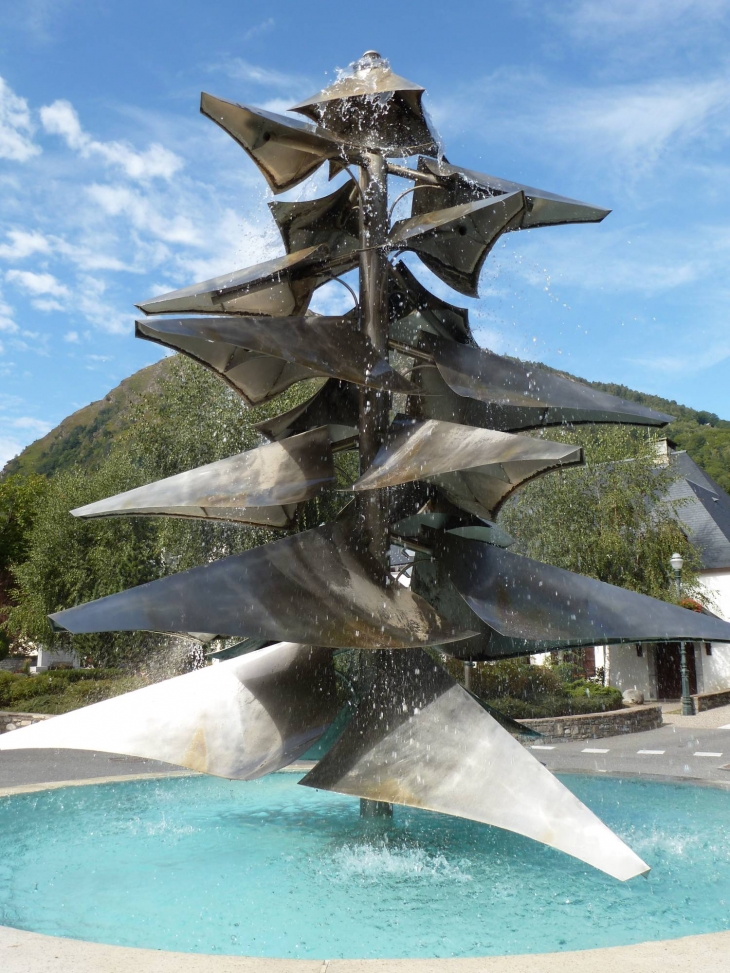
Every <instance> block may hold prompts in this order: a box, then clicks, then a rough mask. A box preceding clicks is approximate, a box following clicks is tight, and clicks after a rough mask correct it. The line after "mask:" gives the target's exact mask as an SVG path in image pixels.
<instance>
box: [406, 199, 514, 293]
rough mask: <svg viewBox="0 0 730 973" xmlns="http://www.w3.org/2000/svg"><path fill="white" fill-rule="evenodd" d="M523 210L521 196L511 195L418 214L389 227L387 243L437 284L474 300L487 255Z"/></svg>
mask: <svg viewBox="0 0 730 973" xmlns="http://www.w3.org/2000/svg"><path fill="white" fill-rule="evenodd" d="M414 195H418V193H415V194H414ZM524 207H525V197H524V196H523V195H522V193H521V192H516V193H508V194H507V195H504V196H493V197H490V198H489V199H482V200H478V201H477V202H474V203H462V204H461V205H459V206H451V207H449V208H448V209H440V210H436V211H434V212H430V213H423V214H421V215H419V216H413V217H411V218H410V219H407V220H399V221H398V222H397V223H395V224H394V225H393V228H392V230H391V231H390V237H389V240H390V245H391V247H392V248H394V249H395V248H403V249H405V250H413V251H414V252H415V253H417V254H418V256H419V257H420V258H421V260H422V261H423V262H424V263H425V264H426V266H427V267H428V268H429V270H431V271H433V273H434V274H436V276H437V277H440V278H441V280H443V281H445V282H446V283H447V284H449V285H450V286H451V287H453V288H455V289H456V290H457V291H460V292H461V293H462V294H466V295H468V296H469V297H478V296H479V274H480V272H481V269H482V266H483V264H484V261H485V259H486V256H487V254H488V253H489V251H490V250H491V249H492V246H493V245H494V243H495V241H496V240H497V238H498V237H499V235H500V233H502V232H503V231H504V230H505V228H506V227H507V226H508V225H509V224H510V223H511V222H512V221H513V220H515V219H516V218H518V217H519V215H520V213H521V212H522V211H523V210H524Z"/></svg>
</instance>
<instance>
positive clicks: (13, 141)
mask: <svg viewBox="0 0 730 973" xmlns="http://www.w3.org/2000/svg"><path fill="white" fill-rule="evenodd" d="M32 136H33V123H32V121H31V117H30V110H29V108H28V102H27V101H26V100H25V98H21V97H19V96H18V95H16V94H15V92H14V91H13V90H12V88H10V87H9V85H8V84H7V83H6V82H5V81H4V80H3V79H2V78H0V159H10V160H11V161H13V162H27V161H28V159H30V158H32V157H33V156H34V155H38V154H39V153H40V151H41V149H40V146H38V145H36V144H35V143H34V142H33V137H32Z"/></svg>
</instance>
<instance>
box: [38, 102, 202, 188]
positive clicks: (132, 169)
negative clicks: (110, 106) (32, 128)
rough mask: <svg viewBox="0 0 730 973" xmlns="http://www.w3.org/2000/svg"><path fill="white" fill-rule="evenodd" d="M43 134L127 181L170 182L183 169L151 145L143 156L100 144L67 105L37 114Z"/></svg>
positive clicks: (123, 145) (126, 148)
mask: <svg viewBox="0 0 730 973" xmlns="http://www.w3.org/2000/svg"><path fill="white" fill-rule="evenodd" d="M40 116H41V122H42V124H43V128H44V129H45V130H46V132H49V133H51V134H53V135H59V136H60V137H61V138H62V139H64V141H65V142H66V144H67V145H68V147H69V148H70V149H73V150H74V151H75V152H78V153H79V155H80V156H81V157H82V158H85V159H88V158H90V157H92V156H97V157H99V158H101V159H103V160H104V161H105V162H106V163H108V164H109V165H113V166H118V167H120V168H121V169H123V170H124V172H125V173H126V175H127V176H129V178H130V179H136V180H139V181H143V182H144V181H147V180H150V179H154V178H161V179H166V180H169V179H172V177H173V176H174V175H175V174H176V173H177V172H179V170H180V169H182V167H183V165H184V162H183V160H182V159H181V158H180V156H178V155H176V154H175V153H174V152H171V151H170V150H169V149H166V148H165V147H164V146H162V145H159V144H158V143H157V142H154V143H153V144H152V145H150V146H149V148H148V149H147V150H146V151H144V152H136V151H135V150H134V149H133V148H132V147H131V146H130V145H128V144H127V143H126V142H99V141H97V140H95V139H92V137H91V136H90V135H88V134H87V133H86V132H85V131H84V130H83V128H82V127H81V122H80V120H79V116H78V114H77V112H76V109H75V108H74V107H73V105H72V104H71V103H70V102H68V101H63V100H59V101H54V102H53V104H52V105H46V106H44V107H43V108H41V110H40Z"/></svg>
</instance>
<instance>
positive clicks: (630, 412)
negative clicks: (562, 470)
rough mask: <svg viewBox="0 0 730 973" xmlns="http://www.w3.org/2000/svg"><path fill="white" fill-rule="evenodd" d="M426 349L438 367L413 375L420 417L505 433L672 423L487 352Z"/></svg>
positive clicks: (443, 344)
mask: <svg viewBox="0 0 730 973" xmlns="http://www.w3.org/2000/svg"><path fill="white" fill-rule="evenodd" d="M424 347H426V345H424ZM427 347H428V350H429V352H430V353H431V354H432V355H433V357H434V362H435V367H433V368H425V369H421V370H419V371H418V372H416V373H414V375H413V381H414V382H416V384H418V385H419V386H420V387H421V389H422V391H423V392H424V393H425V394H424V395H423V397H422V398H420V399H417V400H416V399H414V400H411V410H410V411H411V412H412V414H413V415H414V416H416V417H418V418H423V419H443V420H445V421H447V422H463V423H467V424H469V425H473V426H485V427H488V428H493V429H501V430H504V431H515V430H519V429H534V428H540V427H542V426H555V425H561V424H562V423H564V422H570V423H585V422H612V423H625V424H629V425H640V426H664V425H666V424H667V423H668V422H671V421H672V416H668V415H664V414H663V413H660V412H655V411H654V410H653V409H648V408H646V406H643V405H639V404H638V403H637V402H631V401H628V400H626V399H621V398H619V397H618V396H614V395H609V394H608V393H607V392H600V391H599V390H598V389H593V388H591V387H590V386H588V385H583V384H582V383H580V382H576V381H573V380H572V379H569V378H563V377H562V376H560V375H555V374H553V373H551V372H549V371H546V370H545V369H542V368H536V367H535V366H532V365H527V364H524V363H522V362H518V361H513V360H511V359H508V358H504V357H503V356H501V355H495V354H494V353H493V352H491V351H487V350H486V349H483V348H479V349H475V348H468V347H465V346H462V345H459V344H457V343H456V342H453V341H443V340H438V339H432V338H430V337H429V339H428V345H427Z"/></svg>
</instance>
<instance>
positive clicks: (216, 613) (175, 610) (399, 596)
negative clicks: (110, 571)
mask: <svg viewBox="0 0 730 973" xmlns="http://www.w3.org/2000/svg"><path fill="white" fill-rule="evenodd" d="M361 549H362V541H361V540H360V539H359V538H358V537H357V535H355V534H353V533H352V529H351V526H350V524H348V523H343V522H341V521H340V522H336V523H333V524H328V525H326V526H324V527H318V528H316V529H315V530H309V531H305V532H303V533H301V534H295V535H294V536H292V537H286V538H284V539H283V540H280V541H273V542H271V543H269V544H265V545H264V546H263V547H257V548H254V549H253V550H250V551H246V552H244V553H243V554H236V555H233V556H232V557H228V558H224V559H223V560H221V561H215V562H213V563H211V564H206V565H204V566H202V567H199V568H193V569H192V570H190V571H185V572H182V573H181V574H175V575H171V576H170V577H167V578H162V579H160V580H159V581H152V582H150V583H149V584H145V585H140V586H139V587H137V588H130V589H129V590H127V591H123V592H120V593H119V594H115V595H109V596H108V597H106V598H100V599H98V600H97V601H92V602H89V603H87V604H85V605H80V606H78V607H77V608H69V609H68V610H66V611H62V612H57V613H55V614H54V615H51V616H50V619H51V622H52V624H53V625H54V626H55V627H56V628H58V629H63V630H66V631H69V632H72V633H74V634H80V633H83V632H115V631H117V632H119V631H135V630H144V631H154V632H188V631H200V632H212V631H214V632H217V633H218V634H219V635H226V636H239V635H241V636H247V637H249V638H265V639H281V640H292V641H294V640H295V639H294V638H293V636H294V633H298V634H297V637H296V641H299V642H308V643H309V642H313V639H312V638H310V636H311V635H314V634H315V633H316V635H317V644H318V645H324V646H331V647H337V648H361V649H370V648H383V647H385V648H406V647H409V646H414V645H430V644H432V643H442V642H450V641H452V640H453V639H457V638H464V637H466V636H467V635H468V634H470V633H468V632H462V631H460V630H457V629H455V628H454V627H453V626H451V625H444V624H442V620H441V619H440V618H439V616H438V615H437V614H436V612H434V611H433V609H432V608H431V607H430V606H429V605H428V604H426V602H424V601H422V600H421V599H420V598H417V597H415V596H414V595H412V594H411V593H410V592H409V591H407V589H405V588H403V587H401V586H400V585H393V586H391V587H387V588H384V587H382V586H381V585H379V584H377V583H376V582H375V581H374V580H373V575H372V565H371V564H370V563H369V561H368V560H367V558H366V557H365V556H364V555H363V554H362V553H360V551H361Z"/></svg>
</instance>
